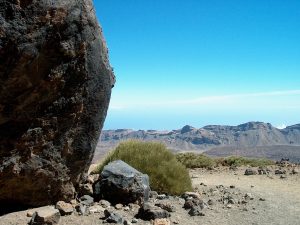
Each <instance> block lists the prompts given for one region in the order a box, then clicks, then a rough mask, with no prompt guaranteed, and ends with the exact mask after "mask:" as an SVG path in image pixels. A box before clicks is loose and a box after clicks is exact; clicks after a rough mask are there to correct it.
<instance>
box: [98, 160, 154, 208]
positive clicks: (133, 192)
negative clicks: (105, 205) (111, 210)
mask: <svg viewBox="0 0 300 225" xmlns="http://www.w3.org/2000/svg"><path fill="white" fill-rule="evenodd" d="M94 189H95V190H94V195H95V197H96V199H106V200H108V201H110V202H111V203H113V204H117V203H123V204H129V203H135V202H138V203H140V204H142V203H144V202H146V201H148V199H149V193H150V186H149V177H148V175H147V174H142V173H141V172H139V171H137V170H136V169H134V168H133V167H131V166H130V165H128V164H127V163H125V162H123V161H122V160H117V161H113V162H111V163H109V164H108V165H106V166H105V167H104V169H103V171H102V172H101V176H100V180H99V181H98V182H96V183H95V185H94Z"/></svg>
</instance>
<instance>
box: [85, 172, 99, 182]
mask: <svg viewBox="0 0 300 225" xmlns="http://www.w3.org/2000/svg"><path fill="white" fill-rule="evenodd" d="M99 177H100V174H91V175H89V176H88V177H87V179H86V182H88V183H89V184H94V183H95V182H96V181H97V180H99Z"/></svg>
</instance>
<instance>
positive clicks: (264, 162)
mask: <svg viewBox="0 0 300 225" xmlns="http://www.w3.org/2000/svg"><path fill="white" fill-rule="evenodd" d="M176 158H177V160H178V161H179V162H181V163H182V164H183V165H185V166H186V167H187V168H208V169H210V168H213V167H215V166H246V165H249V166H252V167H258V166H268V165H273V164H274V161H272V160H269V159H263V158H262V159H257V158H246V157H241V156H229V157H226V158H211V157H209V156H206V155H204V154H196V153H192V152H188V153H179V154H177V155H176Z"/></svg>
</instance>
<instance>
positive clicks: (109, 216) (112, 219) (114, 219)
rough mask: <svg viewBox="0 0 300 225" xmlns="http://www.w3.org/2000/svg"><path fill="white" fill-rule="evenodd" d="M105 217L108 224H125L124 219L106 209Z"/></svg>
mask: <svg viewBox="0 0 300 225" xmlns="http://www.w3.org/2000/svg"><path fill="white" fill-rule="evenodd" d="M104 215H105V218H106V222H108V223H117V224H122V223H123V222H124V219H123V217H122V216H121V215H119V214H118V213H115V212H112V211H111V210H107V209H105V211H104Z"/></svg>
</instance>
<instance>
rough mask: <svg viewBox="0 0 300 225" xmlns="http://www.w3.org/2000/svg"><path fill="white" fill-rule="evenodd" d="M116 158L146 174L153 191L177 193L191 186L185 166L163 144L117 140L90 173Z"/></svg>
mask: <svg viewBox="0 0 300 225" xmlns="http://www.w3.org/2000/svg"><path fill="white" fill-rule="evenodd" d="M117 159H120V160H123V161H124V162H126V163H128V164H129V165H131V166H132V167H134V168H135V169H137V170H139V171H141V172H142V173H145V174H148V175H149V178H150V186H151V188H152V189H153V190H155V191H158V192H160V193H168V194H173V195H180V194H182V193H184V192H185V191H190V190H192V182H191V179H190V176H189V174H188V171H187V169H186V168H185V167H184V165H182V164H181V163H180V162H178V161H177V160H176V157H175V155H174V154H173V153H172V152H170V151H169V150H168V149H166V147H165V145H163V144H160V143H153V142H140V141H133V140H131V141H126V142H123V143H120V144H119V146H118V147H117V148H116V149H115V150H114V151H112V152H111V153H110V154H109V155H108V156H107V157H106V158H105V160H104V161H103V162H102V163H101V164H99V165H98V167H97V168H96V169H95V171H94V172H93V173H101V171H102V170H103V167H104V166H105V165H107V164H108V163H109V162H112V161H114V160H117Z"/></svg>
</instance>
